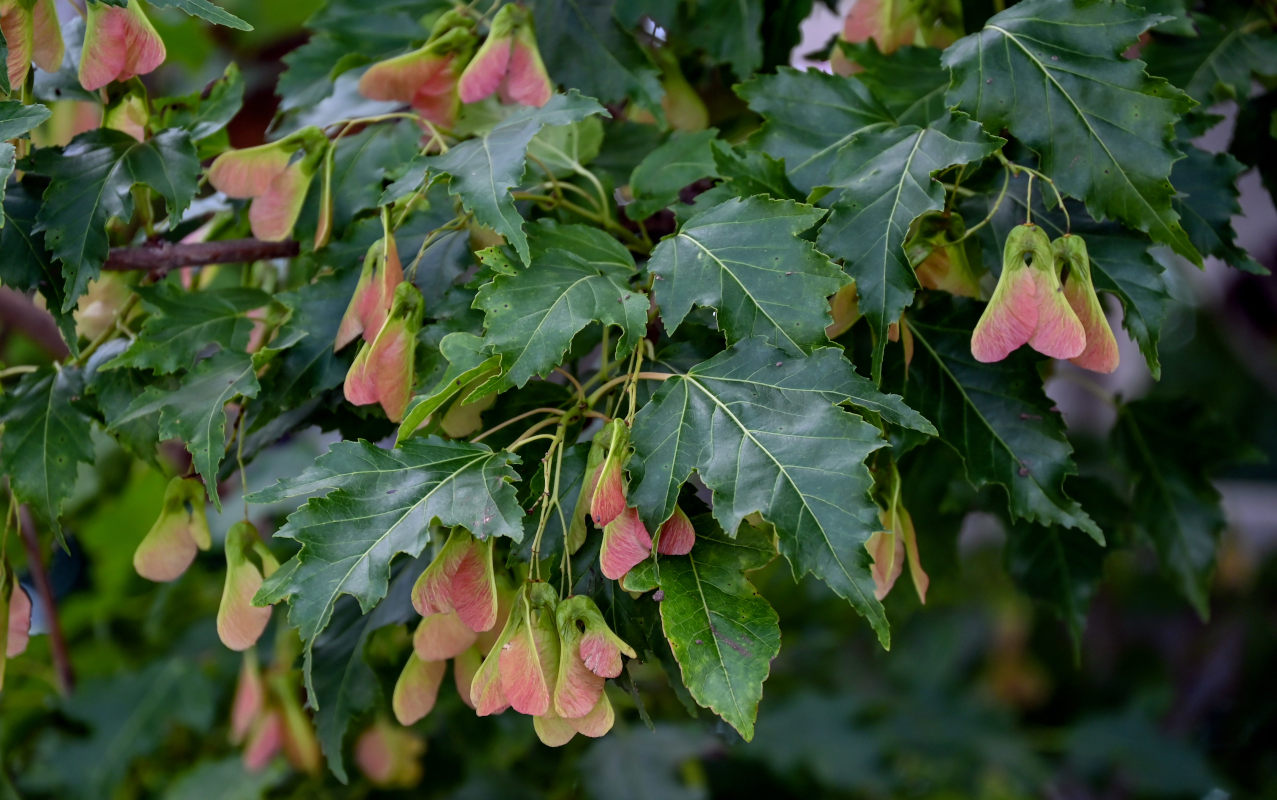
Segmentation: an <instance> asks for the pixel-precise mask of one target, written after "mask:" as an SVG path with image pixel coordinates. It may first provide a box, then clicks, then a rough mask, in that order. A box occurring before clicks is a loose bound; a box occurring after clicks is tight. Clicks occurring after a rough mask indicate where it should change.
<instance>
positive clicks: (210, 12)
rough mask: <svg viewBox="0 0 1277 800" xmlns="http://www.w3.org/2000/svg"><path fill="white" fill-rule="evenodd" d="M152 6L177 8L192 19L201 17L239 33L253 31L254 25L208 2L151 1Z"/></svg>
mask: <svg viewBox="0 0 1277 800" xmlns="http://www.w3.org/2000/svg"><path fill="white" fill-rule="evenodd" d="M151 5H153V6H155V7H156V8H176V9H177V10H179V11H184V12H186V13H187V14H190V15H191V16H192V17H199V18H200V19H202V20H206V21H208V22H211V23H213V24H214V25H224V26H226V27H227V28H234V29H235V30H237V31H251V30H252V29H253V26H252V25H249V24H248V23H247V22H245V21H244V20H242V19H240V18H239V17H237V16H235V15H234V14H232V13H230V12H229V11H227V10H226V9H224V8H222V7H220V6H216V5H213V4H212V3H210V2H209V1H208V0H151Z"/></svg>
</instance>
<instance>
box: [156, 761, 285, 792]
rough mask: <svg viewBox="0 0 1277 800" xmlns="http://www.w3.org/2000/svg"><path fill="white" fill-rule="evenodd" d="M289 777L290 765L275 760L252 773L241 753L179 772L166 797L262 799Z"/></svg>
mask: <svg viewBox="0 0 1277 800" xmlns="http://www.w3.org/2000/svg"><path fill="white" fill-rule="evenodd" d="M287 778H288V767H287V766H285V765H284V763H283V762H281V761H278V760H276V761H273V762H271V764H270V765H269V766H267V767H266V768H265V769H263V770H261V771H260V772H249V771H248V769H247V768H246V767H245V766H244V759H243V757H242V756H240V755H238V754H235V755H230V756H227V757H226V758H223V759H221V760H220V761H201V762H200V763H199V764H197V765H195V766H194V767H192V768H191V769H189V770H186V771H185V772H183V773H181V774H179V775H177V776H176V777H175V778H174V779H173V783H172V785H170V786H169V787H168V788H167V789H166V790H165V792H164V800H263V798H265V797H266V795H267V793H268V792H269V791H270V790H272V789H274V788H275V787H277V786H279V785H280V784H281V783H283V782H284V781H285V779H287Z"/></svg>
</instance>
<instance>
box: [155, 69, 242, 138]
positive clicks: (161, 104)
mask: <svg viewBox="0 0 1277 800" xmlns="http://www.w3.org/2000/svg"><path fill="white" fill-rule="evenodd" d="M153 104H154V113H155V115H156V117H157V118H158V121H157V122H153V123H152V124H157V126H158V127H160V128H184V129H186V130H188V131H190V132H191V140H192V141H196V142H198V141H200V140H202V139H207V138H208V137H210V136H212V135H214V134H216V133H219V132H221V131H223V130H225V128H226V126H227V124H228V123H230V121H231V120H232V119H234V118H235V115H236V114H238V113H239V111H240V109H241V108H242V107H243V105H244V79H243V77H242V76H241V75H240V71H239V67H237V66H236V65H235V62H231V63H230V64H228V65H227V66H226V71H225V72H224V73H222V77H220V78H218V79H217V80H215V81H213V82H212V83H211V84H209V85H208V86H207V87H205V88H204V89H203V90H202V91H199V92H195V93H194V94H188V95H184V96H182V97H165V98H156V99H154V100H153Z"/></svg>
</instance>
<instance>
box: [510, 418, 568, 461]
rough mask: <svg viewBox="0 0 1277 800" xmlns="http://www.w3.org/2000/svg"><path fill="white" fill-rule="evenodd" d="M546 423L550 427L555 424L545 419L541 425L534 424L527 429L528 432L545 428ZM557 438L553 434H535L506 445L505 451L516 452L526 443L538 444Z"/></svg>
mask: <svg viewBox="0 0 1277 800" xmlns="http://www.w3.org/2000/svg"><path fill="white" fill-rule="evenodd" d="M546 423H549V424H550V425H553V424H555V421H554V420H548V419H547V420H546V421H545V422H541V423H538V424H536V425H533V426H532V427H531V428H528V430H533V429H535V428H543V427H545V426H546ZM557 438H558V436H557V435H556V434H553V433H538V434H536V435H535V436H528V437H526V438H519V439H518V440H516V441H515V442H513V443H511V444H509V445H507V446H506V450H507V451H508V452H511V453H513V452H514V451H515V450H518V449H519V448H520V447H522V446H523V445H525V444H527V443H528V442H539V441H542V440H544V439H557Z"/></svg>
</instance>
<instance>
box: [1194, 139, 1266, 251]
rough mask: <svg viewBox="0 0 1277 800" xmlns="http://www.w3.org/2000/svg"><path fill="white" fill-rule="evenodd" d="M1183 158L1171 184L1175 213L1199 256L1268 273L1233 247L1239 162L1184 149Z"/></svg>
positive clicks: (1239, 248) (1242, 167)
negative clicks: (1185, 153) (1176, 191)
mask: <svg viewBox="0 0 1277 800" xmlns="http://www.w3.org/2000/svg"><path fill="white" fill-rule="evenodd" d="M1185 150H1186V151H1187V155H1186V157H1185V158H1184V159H1183V160H1182V161H1178V162H1176V164H1175V170H1174V171H1173V172H1172V173H1171V181H1172V182H1173V183H1174V184H1175V188H1176V189H1178V190H1179V194H1178V195H1176V197H1175V210H1176V211H1177V212H1179V215H1180V217H1181V218H1182V219H1183V221H1184V230H1185V231H1187V232H1188V238H1189V239H1192V240H1193V246H1194V247H1196V248H1197V249H1198V250H1199V251H1200V252H1201V253H1202V255H1208V256H1217V257H1219V258H1220V259H1222V260H1223V261H1224V263H1225V264H1228V265H1229V266H1230V267H1235V268H1236V269H1240V270H1242V271H1244V272H1249V273H1252V274H1254V275H1267V274H1268V270H1266V269H1264V268H1263V267H1262V266H1260V265H1259V264H1258V263H1257V262H1256V261H1255V259H1254V258H1252V257H1251V256H1250V254H1249V253H1247V252H1246V251H1245V250H1243V249H1242V248H1241V247H1239V246H1238V245H1237V233H1236V232H1235V231H1234V230H1233V216H1234V215H1240V214H1241V213H1242V209H1241V204H1240V203H1238V202H1237V198H1238V189H1237V180H1238V178H1240V177H1241V174H1242V173H1243V172H1245V171H1246V167H1244V166H1243V165H1242V163H1241V162H1240V161H1238V160H1237V159H1235V158H1233V157H1232V156H1230V155H1228V154H1227V153H1208V152H1206V151H1205V150H1201V149H1199V148H1196V147H1193V146H1191V145H1190V146H1188V147H1186V148H1185Z"/></svg>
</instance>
